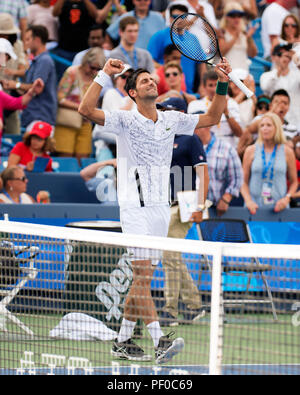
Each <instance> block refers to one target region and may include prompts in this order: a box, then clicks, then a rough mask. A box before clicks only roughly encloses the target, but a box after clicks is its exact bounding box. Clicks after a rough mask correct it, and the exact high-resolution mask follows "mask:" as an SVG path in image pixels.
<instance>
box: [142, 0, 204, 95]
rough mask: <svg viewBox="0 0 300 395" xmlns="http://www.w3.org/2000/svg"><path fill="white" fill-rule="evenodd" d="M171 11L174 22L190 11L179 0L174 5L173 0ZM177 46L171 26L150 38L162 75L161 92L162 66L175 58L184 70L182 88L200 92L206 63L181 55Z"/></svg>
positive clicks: (159, 87) (156, 63)
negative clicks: (183, 85) (173, 41)
mask: <svg viewBox="0 0 300 395" xmlns="http://www.w3.org/2000/svg"><path fill="white" fill-rule="evenodd" d="M169 12H170V23H173V21H174V20H175V18H177V17H178V16H180V15H183V14H184V13H186V12H188V7H187V6H186V5H183V4H178V3H177V2H175V4H174V5H173V2H172V3H171V6H170V8H169ZM175 48H176V47H175V45H174V44H173V43H172V41H171V35H170V26H168V27H166V28H165V29H163V30H159V31H158V32H156V33H155V34H153V35H152V37H151V38H150V40H149V44H148V47H147V49H148V51H149V52H150V53H151V55H152V57H153V59H154V62H155V66H156V68H157V70H156V73H157V74H158V75H159V77H160V82H159V86H158V92H159V94H161V93H164V85H165V83H164V76H163V71H162V68H163V67H162V66H163V65H164V64H166V63H168V62H170V61H174V60H176V61H178V62H180V64H181V67H182V70H183V74H184V84H185V89H182V90H184V91H185V90H187V92H189V93H193V92H198V90H199V85H200V82H201V81H202V79H201V77H202V75H203V74H204V72H205V71H206V65H205V64H204V63H197V62H194V61H193V60H191V59H188V58H187V57H186V56H181V54H180V52H179V51H178V50H177V49H175ZM196 85H197V86H196Z"/></svg>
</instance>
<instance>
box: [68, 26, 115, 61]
mask: <svg viewBox="0 0 300 395" xmlns="http://www.w3.org/2000/svg"><path fill="white" fill-rule="evenodd" d="M104 40H105V29H104V26H103V25H93V26H92V27H91V28H90V32H89V37H88V45H89V48H87V49H84V50H83V51H80V52H78V54H77V55H76V56H75V57H74V59H73V63H72V65H73V66H78V65H80V64H81V61H82V58H83V57H84V55H85V54H86V53H87V52H88V50H89V49H91V48H95V47H96V48H101V49H102V50H103V52H104V55H105V57H106V58H109V56H110V51H107V50H106V49H103V45H104Z"/></svg>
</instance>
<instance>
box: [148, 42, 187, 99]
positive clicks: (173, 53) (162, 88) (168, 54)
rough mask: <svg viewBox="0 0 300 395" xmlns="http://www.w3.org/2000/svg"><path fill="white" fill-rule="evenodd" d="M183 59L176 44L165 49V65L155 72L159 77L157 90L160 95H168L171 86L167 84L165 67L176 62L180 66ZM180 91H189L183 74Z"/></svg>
mask: <svg viewBox="0 0 300 395" xmlns="http://www.w3.org/2000/svg"><path fill="white" fill-rule="evenodd" d="M181 57H182V56H181V53H180V52H179V51H178V49H177V48H176V46H175V45H174V44H170V45H167V46H166V47H165V49H164V58H163V59H164V61H163V64H162V65H161V66H159V67H157V68H156V70H155V74H156V75H157V77H158V83H157V90H158V94H159V95H162V94H163V93H166V92H168V90H169V86H168V84H167V82H166V76H165V65H166V64H168V63H169V62H173V63H174V62H176V63H178V64H180V63H181V62H180V61H181ZM180 90H181V91H183V92H186V90H187V88H186V83H185V74H184V73H183V74H182V79H181V89H180Z"/></svg>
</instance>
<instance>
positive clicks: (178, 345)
mask: <svg viewBox="0 0 300 395" xmlns="http://www.w3.org/2000/svg"><path fill="white" fill-rule="evenodd" d="M174 334H175V332H170V333H169V334H168V335H166V336H162V337H161V338H160V339H159V343H158V346H157V347H156V349H155V362H156V363H157V364H162V363H166V362H169V361H170V360H171V359H172V358H173V357H175V355H177V354H178V353H179V352H180V351H182V350H183V348H184V340H183V339H182V338H181V337H178V338H176V339H174V340H172V339H171V337H172V336H173V335H174Z"/></svg>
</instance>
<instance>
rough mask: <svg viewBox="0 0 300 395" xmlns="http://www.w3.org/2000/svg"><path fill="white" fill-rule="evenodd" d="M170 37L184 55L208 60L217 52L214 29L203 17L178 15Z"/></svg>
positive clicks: (199, 59)
mask: <svg viewBox="0 0 300 395" xmlns="http://www.w3.org/2000/svg"><path fill="white" fill-rule="evenodd" d="M171 39H172V41H173V43H174V44H175V46H176V47H177V48H178V50H179V51H180V52H181V53H182V54H183V55H185V56H187V57H189V58H191V59H193V60H198V61H202V62H203V61H208V60H210V59H212V58H213V57H215V55H216V54H217V52H218V44H217V38H216V35H215V32H214V30H213V29H212V28H211V26H210V25H209V24H208V22H206V21H205V20H204V19H202V18H200V17H198V16H194V15H192V14H185V15H182V16H180V17H178V18H177V19H176V20H175V21H174V22H173V24H172V27H171Z"/></svg>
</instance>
